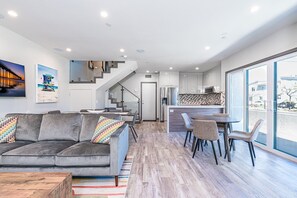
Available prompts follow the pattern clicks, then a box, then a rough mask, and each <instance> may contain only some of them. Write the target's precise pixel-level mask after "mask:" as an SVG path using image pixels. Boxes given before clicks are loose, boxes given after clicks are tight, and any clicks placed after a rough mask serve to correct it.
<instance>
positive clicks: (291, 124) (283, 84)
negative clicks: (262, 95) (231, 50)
mask: <svg viewBox="0 0 297 198" xmlns="http://www.w3.org/2000/svg"><path fill="white" fill-rule="evenodd" d="M274 65H275V80H274V85H275V96H274V97H275V107H274V108H275V113H274V121H275V136H274V148H275V149H277V150H280V151H282V152H285V153H288V154H290V155H293V156H297V56H294V57H290V58H286V59H283V60H280V61H277V62H275V63H274Z"/></svg>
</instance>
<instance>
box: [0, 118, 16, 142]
mask: <svg viewBox="0 0 297 198" xmlns="http://www.w3.org/2000/svg"><path fill="white" fill-rule="evenodd" d="M17 121H18V118H17V117H7V118H0V143H7V142H8V143H11V142H15V131H16V126H17Z"/></svg>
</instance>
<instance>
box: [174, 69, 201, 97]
mask: <svg viewBox="0 0 297 198" xmlns="http://www.w3.org/2000/svg"><path fill="white" fill-rule="evenodd" d="M179 77H180V78H179V81H180V83H179V84H180V87H179V93H180V94H198V93H200V90H202V80H203V74H202V73H184V72H181V73H180V75H179Z"/></svg>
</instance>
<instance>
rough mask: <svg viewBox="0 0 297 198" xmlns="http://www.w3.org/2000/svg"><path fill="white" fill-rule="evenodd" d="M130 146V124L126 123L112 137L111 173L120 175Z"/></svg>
mask: <svg viewBox="0 0 297 198" xmlns="http://www.w3.org/2000/svg"><path fill="white" fill-rule="evenodd" d="M128 148H129V126H128V124H124V125H123V126H121V127H120V128H118V130H117V131H116V132H115V133H114V134H112V135H111V137H110V175H115V176H116V175H119V174H120V171H121V168H122V165H123V162H124V160H125V157H126V155H127V153H128Z"/></svg>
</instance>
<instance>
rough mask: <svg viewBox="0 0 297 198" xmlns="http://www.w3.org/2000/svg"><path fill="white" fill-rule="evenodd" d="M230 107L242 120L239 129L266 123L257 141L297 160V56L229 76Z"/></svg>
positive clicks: (230, 111) (229, 110)
mask: <svg viewBox="0 0 297 198" xmlns="http://www.w3.org/2000/svg"><path fill="white" fill-rule="evenodd" d="M227 78H228V79H227V82H228V87H227V88H228V91H227V93H228V95H227V96H226V97H227V102H228V103H227V106H228V112H229V113H230V114H231V116H233V117H234V116H235V117H237V118H240V119H242V122H240V123H238V124H237V125H236V129H239V130H241V128H242V129H243V130H244V131H248V132H250V131H251V130H252V128H253V126H254V124H255V123H256V121H257V120H259V119H263V120H264V124H263V125H262V128H261V129H260V133H259V135H258V137H257V139H256V142H258V143H260V144H261V145H260V146H261V147H263V148H267V150H270V151H273V152H276V153H279V152H277V151H281V152H282V153H286V154H289V155H291V156H295V157H297V53H295V54H288V55H286V56H283V57H278V58H276V59H271V60H268V61H266V62H263V63H260V64H257V65H251V66H249V67H246V68H244V69H242V68H241V69H239V70H235V71H232V72H230V73H228V74H227Z"/></svg>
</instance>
